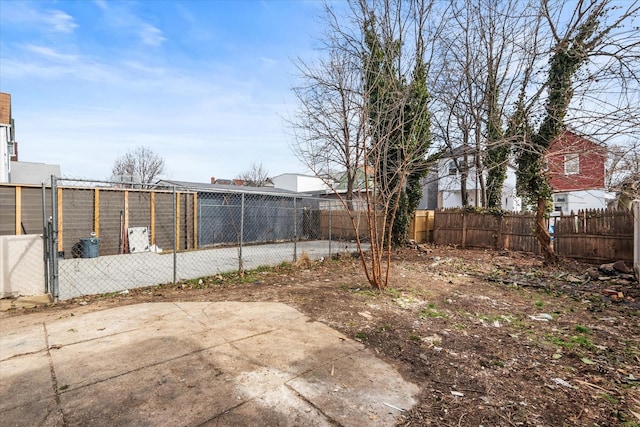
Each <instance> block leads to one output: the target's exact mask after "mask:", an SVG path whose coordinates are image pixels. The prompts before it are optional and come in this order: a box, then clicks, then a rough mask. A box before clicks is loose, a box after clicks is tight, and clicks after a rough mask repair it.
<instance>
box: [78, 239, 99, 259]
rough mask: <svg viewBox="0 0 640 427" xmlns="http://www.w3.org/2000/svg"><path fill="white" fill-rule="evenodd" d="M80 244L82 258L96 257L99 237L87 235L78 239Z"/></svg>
mask: <svg viewBox="0 0 640 427" xmlns="http://www.w3.org/2000/svg"><path fill="white" fill-rule="evenodd" d="M80 243H81V246H82V252H81V257H82V258H97V257H98V255H99V250H98V244H99V243H100V239H98V238H97V237H87V238H82V239H80Z"/></svg>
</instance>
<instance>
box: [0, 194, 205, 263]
mask: <svg viewBox="0 0 640 427" xmlns="http://www.w3.org/2000/svg"><path fill="white" fill-rule="evenodd" d="M173 197H174V196H173V192H172V191H159V190H135V189H121V188H86V187H62V186H59V187H57V199H58V205H57V211H56V212H57V217H58V223H57V226H58V248H57V249H58V252H59V253H60V255H61V256H64V257H65V258H71V257H75V256H79V254H78V251H79V248H80V247H79V243H80V239H82V238H88V237H91V233H92V232H95V234H96V237H97V238H99V239H100V255H115V254H118V253H122V250H123V248H122V241H123V240H124V239H126V237H124V239H123V234H124V235H125V236H126V233H124V231H125V230H126V229H127V228H129V227H147V229H148V231H149V244H150V245H157V246H158V247H160V248H163V249H164V250H173V242H174V239H175V241H176V246H177V249H178V250H184V249H193V248H196V247H197V242H198V235H197V230H198V228H197V215H196V209H197V202H198V199H197V194H196V193H190V192H176V196H175V197H176V204H175V209H176V212H175V215H174V203H173ZM45 199H46V205H47V206H46V217H50V216H51V187H47V188H46V189H45ZM42 201H43V197H42V187H40V186H28V185H12V184H2V185H0V235H21V234H42V233H43V222H42V214H43V212H42ZM174 220H175V236H174Z"/></svg>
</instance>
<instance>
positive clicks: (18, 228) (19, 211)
mask: <svg viewBox="0 0 640 427" xmlns="http://www.w3.org/2000/svg"><path fill="white" fill-rule="evenodd" d="M15 188H16V223H15V230H16V236H19V235H21V234H22V187H20V186H17V187H15Z"/></svg>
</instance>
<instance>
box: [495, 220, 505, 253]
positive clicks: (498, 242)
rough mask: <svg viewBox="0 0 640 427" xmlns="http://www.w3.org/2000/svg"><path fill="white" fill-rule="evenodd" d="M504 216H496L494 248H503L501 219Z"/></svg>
mask: <svg viewBox="0 0 640 427" xmlns="http://www.w3.org/2000/svg"><path fill="white" fill-rule="evenodd" d="M503 218H504V217H503V216H502V215H499V216H498V232H497V233H496V246H495V248H496V249H500V250H502V249H504V245H503V244H502V219H503Z"/></svg>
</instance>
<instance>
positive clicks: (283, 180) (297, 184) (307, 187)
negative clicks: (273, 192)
mask: <svg viewBox="0 0 640 427" xmlns="http://www.w3.org/2000/svg"><path fill="white" fill-rule="evenodd" d="M271 181H272V182H273V185H274V186H275V188H281V189H283V190H288V191H295V192H297V193H312V192H318V191H326V190H328V189H329V186H327V185H326V184H325V183H324V182H323V181H322V180H321V179H320V178H318V177H316V176H312V175H302V174H297V173H283V174H281V175H278V176H274V177H273V178H271Z"/></svg>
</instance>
